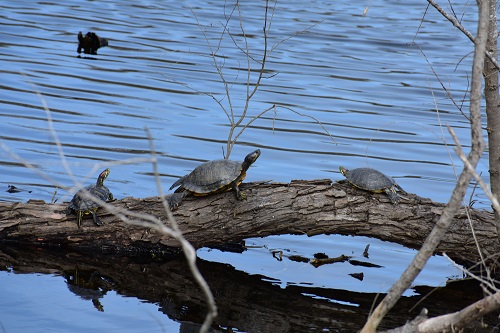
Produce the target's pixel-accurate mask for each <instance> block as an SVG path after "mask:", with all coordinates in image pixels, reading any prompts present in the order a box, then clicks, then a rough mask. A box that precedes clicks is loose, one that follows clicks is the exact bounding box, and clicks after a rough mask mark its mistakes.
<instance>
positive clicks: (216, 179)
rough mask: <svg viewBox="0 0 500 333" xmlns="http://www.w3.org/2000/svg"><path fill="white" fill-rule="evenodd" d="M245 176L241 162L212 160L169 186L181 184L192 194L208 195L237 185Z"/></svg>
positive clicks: (173, 186)
mask: <svg viewBox="0 0 500 333" xmlns="http://www.w3.org/2000/svg"><path fill="white" fill-rule="evenodd" d="M245 176H246V170H243V166H242V163H241V162H236V161H231V160H225V159H221V160H214V161H209V162H205V163H203V164H201V165H199V166H198V167H196V168H195V169H194V170H193V171H192V172H191V173H190V174H188V175H186V176H184V177H182V178H180V179H178V180H177V181H176V182H175V183H174V184H173V185H172V187H171V189H172V188H175V187H177V186H179V185H180V186H181V187H182V188H184V189H185V190H187V191H189V192H191V193H193V194H194V195H208V194H212V193H218V192H223V191H226V190H229V189H231V188H232V187H233V185H234V184H236V185H239V184H240V183H241V182H242V181H243V179H244V178H245Z"/></svg>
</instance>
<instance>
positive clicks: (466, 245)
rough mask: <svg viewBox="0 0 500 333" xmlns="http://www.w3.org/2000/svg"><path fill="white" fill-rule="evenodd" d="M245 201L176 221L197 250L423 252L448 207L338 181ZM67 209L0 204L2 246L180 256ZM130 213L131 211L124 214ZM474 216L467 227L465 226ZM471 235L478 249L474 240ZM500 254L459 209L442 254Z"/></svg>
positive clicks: (152, 209)
mask: <svg viewBox="0 0 500 333" xmlns="http://www.w3.org/2000/svg"><path fill="white" fill-rule="evenodd" d="M241 189H242V190H243V191H246V192H247V194H248V200H246V201H238V200H236V198H235V196H234V193H232V192H226V193H220V194H215V195H210V196H207V197H194V196H190V197H187V198H186V199H185V200H184V201H183V203H182V205H181V206H180V207H179V209H178V210H176V211H175V212H174V217H175V219H176V221H177V223H178V224H179V227H180V229H181V230H182V232H183V234H184V236H185V237H186V239H187V240H188V241H190V242H191V243H192V244H193V246H194V247H195V248H201V247H205V246H208V247H216V246H221V245H224V244H227V243H229V242H238V241H241V240H244V239H246V238H252V237H264V236H268V235H279V234H307V235H309V236H313V235H317V234H342V235H360V236H369V237H375V238H378V239H381V240H385V241H391V242H396V243H399V244H402V245H405V246H407V247H410V248H419V247H420V246H421V244H422V243H423V241H424V240H425V238H426V237H427V235H428V234H429V232H430V231H431V229H432V228H433V226H434V224H435V222H436V221H437V220H438V218H439V216H440V214H441V212H442V209H443V207H444V205H443V204H441V203H436V202H433V201H432V200H430V199H426V198H421V197H419V196H417V195H413V194H408V195H405V197H406V199H405V200H402V201H401V202H400V203H399V204H397V205H394V204H392V203H391V202H390V200H389V198H388V197H387V196H386V195H385V194H374V193H370V192H366V191H362V190H359V189H356V188H353V187H351V186H349V185H348V184H345V183H341V182H335V183H332V181H331V180H329V179H323V180H312V181H307V180H294V181H292V182H290V183H268V182H256V183H246V184H242V185H241ZM110 205H111V206H113V207H114V208H119V209H120V210H122V211H123V212H126V211H129V212H135V213H144V214H150V215H153V216H156V217H157V218H159V219H161V220H162V221H165V223H167V224H168V220H167V217H166V213H165V211H164V209H163V205H162V203H161V200H160V198H159V197H149V198H143V199H138V198H132V197H127V198H123V199H121V200H117V201H115V202H112V203H110ZM65 207H66V205H60V204H47V203H44V202H29V203H7V202H3V203H0V242H18V243H30V244H35V245H47V246H58V247H68V248H72V249H77V250H82V251H92V252H94V253H95V252H96V251H97V252H100V253H107V252H112V253H120V252H125V253H131V252H134V251H139V252H141V251H152V250H157V251H166V252H170V251H174V252H175V251H178V246H179V244H178V242H177V241H176V240H175V239H173V238H171V237H168V236H165V235H163V234H160V233H158V232H156V231H154V230H152V229H148V228H144V227H141V226H136V225H130V224H126V223H124V222H123V221H122V220H121V219H120V218H119V217H117V216H114V215H112V214H110V213H108V212H107V211H106V208H102V209H101V210H100V211H99V216H100V217H101V220H102V221H103V222H104V225H103V226H99V227H98V226H96V225H94V224H93V222H92V220H91V219H88V218H85V219H84V221H83V223H82V228H80V229H78V227H77V225H76V218H75V216H73V215H69V216H66V215H65V214H64V212H63V211H64V209H65ZM125 214H126V213H125ZM468 216H470V221H469V220H468ZM472 228H473V229H474V233H475V237H476V239H477V243H478V244H476V242H475V240H474V238H473V236H472V231H471V230H472ZM478 246H479V247H480V249H481V251H483V256H485V257H488V256H489V255H497V254H498V253H500V249H499V244H498V240H497V236H496V229H495V226H494V224H493V215H492V213H491V212H487V211H481V210H474V209H468V212H467V211H466V209H465V207H463V208H461V209H460V211H459V212H458V213H457V214H456V216H455V219H454V221H453V224H452V226H451V228H450V230H449V231H448V234H447V236H446V238H445V239H443V240H442V241H441V243H440V245H439V247H438V249H437V252H439V253H441V252H446V253H447V254H448V256H450V257H451V258H453V259H454V260H457V261H459V262H461V263H475V262H478V261H479V260H480V255H479V252H478Z"/></svg>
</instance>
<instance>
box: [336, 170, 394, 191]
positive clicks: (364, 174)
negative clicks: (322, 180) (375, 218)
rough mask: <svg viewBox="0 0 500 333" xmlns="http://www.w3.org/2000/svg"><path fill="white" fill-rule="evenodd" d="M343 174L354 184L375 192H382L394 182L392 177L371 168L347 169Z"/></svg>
mask: <svg viewBox="0 0 500 333" xmlns="http://www.w3.org/2000/svg"><path fill="white" fill-rule="evenodd" d="M344 176H345V177H346V179H347V181H348V182H349V183H351V184H353V185H354V186H356V187H358V188H360V189H363V190H367V191H371V192H376V193H379V192H384V190H385V189H388V188H391V187H393V186H394V185H395V184H396V182H395V181H394V179H392V178H391V177H388V176H386V175H384V174H383V173H382V172H380V171H378V170H375V169H372V168H358V169H353V170H347V172H346V173H345V174H344Z"/></svg>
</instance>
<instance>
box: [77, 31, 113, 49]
mask: <svg viewBox="0 0 500 333" xmlns="http://www.w3.org/2000/svg"><path fill="white" fill-rule="evenodd" d="M103 46H108V40H107V39H106V38H101V37H99V36H97V35H96V34H95V33H93V32H87V34H86V35H85V36H84V35H83V34H82V32H81V31H80V32H79V33H78V48H77V49H76V52H78V53H82V49H83V53H85V54H97V50H98V49H99V48H101V47H103Z"/></svg>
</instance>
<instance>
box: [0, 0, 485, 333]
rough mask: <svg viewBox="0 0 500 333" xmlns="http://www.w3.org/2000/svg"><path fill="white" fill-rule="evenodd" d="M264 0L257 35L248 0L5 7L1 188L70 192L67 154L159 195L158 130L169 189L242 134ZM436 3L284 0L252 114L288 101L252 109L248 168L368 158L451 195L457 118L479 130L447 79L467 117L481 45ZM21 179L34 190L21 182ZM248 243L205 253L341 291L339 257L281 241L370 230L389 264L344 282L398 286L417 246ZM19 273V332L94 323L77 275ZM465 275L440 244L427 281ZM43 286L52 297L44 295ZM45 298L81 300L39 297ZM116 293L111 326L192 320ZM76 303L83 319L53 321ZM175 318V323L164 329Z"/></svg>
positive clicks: (273, 173) (355, 162)
mask: <svg viewBox="0 0 500 333" xmlns="http://www.w3.org/2000/svg"><path fill="white" fill-rule="evenodd" d="M263 4H264V2H257V3H256V2H246V1H243V3H242V4H241V17H242V21H241V22H242V25H243V27H244V32H245V35H246V36H247V38H246V39H244V38H242V35H243V33H242V31H241V30H240V23H239V16H238V14H237V12H235V13H233V15H234V16H233V18H232V20H231V21H230V23H229V24H228V26H227V27H228V29H227V30H226V31H225V30H224V29H223V25H224V24H225V22H226V20H227V18H228V17H229V15H230V14H231V12H232V9H233V7H232V5H231V3H226V4H225V5H224V2H217V1H215V2H210V1H198V2H188V1H127V2H119V1H114V0H109V1H64V2H33V1H15V2H4V3H2V4H0V9H1V12H0V23H1V28H0V29H1V31H2V39H1V44H0V45H1V48H0V60H1V61H2V64H3V65H2V68H1V69H0V72H1V78H2V79H1V83H0V84H1V90H0V105H1V108H0V115H1V117H2V121H1V122H0V140H1V145H2V148H3V149H2V150H0V174H1V175H2V177H1V178H0V188H3V190H2V191H1V192H0V200H2V201H14V202H15V201H21V202H24V201H27V200H29V199H43V200H45V201H51V200H52V199H53V197H54V198H55V199H57V200H58V201H59V202H60V201H67V200H68V199H69V198H70V197H71V195H72V194H73V193H74V191H75V189H74V188H73V189H72V190H69V191H65V190H62V189H61V188H59V189H58V191H57V193H56V194H55V195H54V192H55V188H56V186H59V187H64V186H69V187H71V186H73V185H74V182H73V178H72V177H71V176H70V175H68V172H67V169H66V168H65V165H67V166H68V167H69V168H70V170H71V172H72V173H73V174H74V176H75V177H76V179H78V180H79V181H81V182H82V183H85V184H88V183H90V182H94V181H95V177H96V175H97V174H98V172H99V171H100V170H101V169H103V168H104V167H106V166H109V167H110V168H111V174H110V176H109V178H108V180H107V181H106V182H107V185H108V187H109V188H110V189H111V190H112V192H113V193H114V196H115V197H117V198H123V197H126V196H134V197H148V196H154V195H156V194H157V193H158V191H157V188H156V186H155V183H154V178H153V173H152V166H151V164H150V163H149V162H146V160H147V159H149V158H150V157H151V154H150V145H149V142H148V139H147V134H146V131H145V128H147V129H148V131H149V133H150V134H151V136H152V138H153V142H154V146H155V150H156V153H157V155H158V157H159V168H160V173H161V176H162V184H163V187H164V189H167V188H168V187H170V185H171V184H172V183H173V182H174V181H175V180H176V179H177V178H178V177H180V176H182V175H184V174H186V173H188V172H189V171H190V170H192V169H193V168H194V167H196V166H197V165H198V164H199V163H200V162H203V161H207V160H211V159H216V158H221V157H222V156H223V153H224V151H225V150H226V146H225V143H226V141H227V138H228V134H229V124H228V117H227V116H226V114H225V113H224V110H223V109H222V108H221V105H222V106H223V107H224V108H226V110H229V108H230V106H231V107H232V109H233V110H234V113H235V114H236V115H240V114H241V113H242V112H243V110H244V107H245V102H246V101H245V96H246V93H247V84H246V82H247V78H248V73H249V71H248V70H247V68H248V61H247V60H248V57H246V54H245V43H247V45H248V50H249V53H250V58H251V60H250V62H249V63H250V68H251V71H250V81H251V84H250V89H253V87H254V84H255V79H256V77H257V76H256V75H257V74H256V73H257V71H258V69H259V68H260V62H261V60H262V52H263V48H264V39H263V35H262V31H263V17H264V7H263ZM272 5H274V3H272ZM366 6H368V11H367V14H366V16H363V12H364V11H365V7H366ZM454 10H455V11H456V12H457V13H459V15H460V17H461V21H462V23H463V24H464V26H466V28H468V29H469V30H470V31H475V29H476V27H475V19H476V16H475V8H474V6H472V5H463V4H457V5H456V7H454ZM425 12H426V3H425V2H421V1H406V2H405V5H404V6H403V5H401V4H400V2H398V1H384V2H366V3H359V2H353V1H335V2H324V1H314V0H313V1H309V2H307V6H304V2H301V1H286V2H278V3H277V4H276V10H275V12H274V15H273V17H272V24H270V27H269V26H268V33H269V37H268V40H267V42H268V43H267V44H268V48H267V49H268V56H267V59H266V71H265V74H264V76H263V78H262V81H261V82H260V86H259V87H258V90H257V92H256V93H255V95H254V96H253V98H252V99H251V101H250V103H249V108H248V113H247V117H246V119H245V120H244V122H243V124H246V123H247V122H248V121H249V120H250V119H252V117H255V116H257V115H259V114H261V112H263V111H264V110H266V109H269V108H271V107H272V106H273V105H275V106H276V108H275V109H273V110H271V111H268V112H267V113H265V114H264V115H262V116H261V117H260V118H259V119H257V120H256V121H254V122H252V123H251V124H250V126H249V127H248V128H246V129H245V131H244V132H243V134H242V135H241V136H240V137H239V138H238V142H237V144H236V146H235V148H234V150H233V151H232V152H231V158H232V159H235V160H242V159H243V157H244V156H245V155H246V154H247V153H249V152H250V151H252V150H254V149H256V148H260V149H261V151H262V155H261V157H260V158H259V160H258V161H257V162H256V163H255V164H254V166H253V167H252V168H251V169H250V171H249V173H248V175H247V179H246V180H247V181H258V180H274V181H284V182H288V181H290V180H292V179H318V178H331V179H333V180H338V179H342V178H343V177H342V176H341V175H340V173H339V171H338V167H339V166H340V165H343V166H345V167H347V168H355V167H361V166H369V167H374V168H377V169H380V170H381V171H383V172H384V173H386V174H388V175H391V176H393V177H394V178H395V179H396V180H397V182H398V183H399V184H400V185H401V186H402V187H403V188H404V189H405V190H407V191H408V192H412V193H416V194H418V195H420V196H423V197H429V198H432V199H433V200H435V201H440V202H446V201H447V200H448V199H449V197H450V193H451V191H452V189H453V187H454V184H455V179H456V174H457V173H459V172H460V168H461V163H460V162H459V159H458V158H457V157H456V156H455V154H454V151H453V146H454V144H453V141H452V139H451V137H450V135H449V133H448V131H447V129H446V126H450V127H451V128H453V129H454V131H455V132H456V134H457V135H458V137H459V139H460V141H461V143H462V145H463V146H464V148H465V149H468V147H469V146H470V145H469V142H470V140H469V125H468V121H467V119H466V118H465V117H464V116H463V115H462V114H461V112H460V111H459V110H457V107H456V106H455V104H454V103H453V102H452V101H451V100H450V98H449V97H448V95H447V94H446V93H445V92H444V91H443V88H442V86H441V84H442V85H443V86H444V87H446V88H447V89H449V90H450V94H451V95H452V96H453V98H454V99H455V103H456V104H457V105H459V106H461V107H462V109H463V111H464V112H465V113H467V105H468V96H467V94H466V92H467V90H468V83H469V80H470V65H471V52H472V45H471V43H470V41H469V40H468V39H467V38H465V37H464V36H463V35H462V34H461V33H459V32H458V31H457V30H456V29H455V28H453V26H452V25H451V24H450V23H448V22H446V21H445V20H444V19H443V18H442V17H441V16H440V15H439V14H437V13H435V10H433V9H429V10H428V11H427V13H426V14H425V17H424V18H423V16H424V13H425ZM462 15H463V16H462ZM79 31H82V32H83V33H86V32H87V31H94V32H96V33H97V34H98V35H100V36H102V37H106V38H108V39H109V46H108V47H104V48H101V49H99V51H98V54H97V55H92V56H90V55H83V54H82V55H81V56H80V57H77V56H78V54H77V52H76V49H77V33H78V32H79ZM223 32H225V33H224V34H223ZM228 32H229V34H230V35H231V36H233V38H231V37H229V36H228ZM221 36H222V38H221ZM208 44H210V47H209V45H208ZM213 52H216V54H217V56H216V57H215V64H217V67H218V68H219V69H221V72H222V74H223V78H224V80H225V82H226V83H227V89H228V91H229V96H230V102H231V104H229V99H228V97H227V95H226V86H225V85H224V84H223V82H224V81H223V80H222V78H221V76H220V75H219V74H218V73H217V68H216V67H215V65H214V58H213V57H212V56H211V54H213ZM429 64H430V65H429ZM431 66H432V68H431ZM434 72H435V73H436V74H437V75H438V78H437V77H436V76H435V74H434ZM217 101H219V102H220V104H219V103H218V102H217ZM47 110H50V112H47ZM274 111H276V112H274ZM485 135H486V133H485ZM57 141H59V142H60V143H61V145H62V152H63V153H64V159H62V157H61V154H60V151H59V150H58V148H57V145H56V144H55V142H57ZM487 157H488V156H487V154H485V156H484V157H483V159H482V160H481V161H480V163H479V166H478V171H479V172H482V174H483V176H487V175H488V161H487ZM23 161H24V162H26V163H30V164H32V165H33V166H35V167H36V169H37V170H38V172H35V171H34V170H33V169H30V168H27V167H26V166H25V164H23ZM66 163H67V164H66ZM485 180H486V181H487V179H485ZM9 185H14V186H16V187H17V188H18V189H20V190H21V191H20V192H17V193H8V192H7V191H6V190H7V189H8V186H9ZM472 188H473V186H472V185H471V190H470V193H472ZM467 199H469V197H467ZM470 199H471V200H474V201H476V203H475V207H479V208H488V207H489V205H488V202H487V201H486V199H485V196H484V194H483V192H482V191H481V190H479V189H478V190H476V191H475V192H474V193H473V194H472V196H471V198H470ZM248 243H249V244H255V245H258V246H259V247H257V248H256V249H252V250H249V251H246V252H245V253H244V254H240V255H236V254H234V255H233V254H227V253H222V252H219V251H216V250H208V249H202V250H200V251H199V255H200V257H201V258H204V259H206V260H209V261H217V262H222V263H228V264H230V265H232V266H233V267H235V268H236V269H238V270H241V271H244V272H248V273H249V274H260V275H262V276H265V277H268V278H270V279H272V280H273V281H274V282H273V283H275V284H277V285H280V286H281V287H283V288H285V287H286V286H287V285H290V284H301V285H311V286H320V287H322V288H330V287H332V281H330V280H329V279H328V276H329V274H327V273H325V270H322V271H321V270H314V269H311V268H309V267H307V265H306V264H296V263H290V262H289V266H284V265H285V264H284V262H281V263H280V262H277V261H276V260H274V259H272V258H271V255H270V253H269V252H268V249H270V248H275V249H288V250H290V251H291V252H294V253H295V252H296V253H300V254H303V255H311V254H312V253H316V252H328V251H327V249H330V248H332V247H336V248H337V250H335V251H334V252H336V253H337V252H338V253H344V252H348V251H351V252H352V251H358V252H357V255H359V254H360V253H361V252H362V250H363V249H364V246H365V245H366V244H367V243H371V244H372V246H373V248H374V251H375V252H374V253H377V255H378V256H379V259H378V261H379V262H381V263H383V264H382V266H384V267H385V269H384V270H383V271H380V272H377V274H372V275H371V276H370V277H369V278H368V279H366V280H365V281H364V282H363V283H362V284H361V283H358V281H355V280H354V279H352V278H350V277H349V278H346V277H345V274H349V272H350V270H349V269H347V270H346V271H345V274H344V275H342V276H344V278H342V279H340V280H339V283H338V284H335V288H343V289H345V290H362V291H367V292H368V291H369V292H384V291H385V290H386V289H387V288H388V286H389V285H390V283H391V282H392V280H393V279H394V278H395V277H396V276H397V274H399V272H401V271H402V269H404V266H405V265H406V264H407V263H408V261H409V260H411V257H412V255H413V253H414V252H413V251H411V250H408V249H404V248H401V247H399V246H398V245H395V244H387V243H383V242H379V241H377V240H368V239H363V238H354V237H349V238H344V237H340V236H321V237H313V238H307V237H296V236H280V237H268V238H266V239H255V240H248ZM359 251H360V252H359ZM332 255H333V253H332ZM383 258H391V260H389V261H387V260H386V259H383ZM376 261H377V260H376ZM318 272H320V273H318ZM15 273H16V272H15V269H6V271H5V272H0V295H1V299H2V300H3V302H0V313H7V312H6V309H9V311H8V314H6V315H0V324H2V325H3V327H4V328H5V331H6V332H17V331H26V329H28V331H31V332H35V331H40V332H42V331H44V332H45V331H48V330H51V331H56V329H55V328H56V327H58V330H60V331H66V330H67V329H69V327H71V329H72V331H78V332H79V331H81V332H83V331H88V330H89V329H93V328H95V326H93V325H97V324H89V323H88V322H87V321H86V320H85V319H84V318H86V317H83V318H82V317H80V316H79V314H80V313H81V311H82V308H85V310H83V311H86V312H89V311H93V309H91V308H90V307H89V306H88V304H85V305H83V304H81V303H85V302H82V301H81V300H80V301H78V300H75V299H74V296H73V295H72V294H71V293H68V291H67V288H66V285H65V282H64V280H63V279H62V278H61V276H60V275H58V274H49V275H44V274H27V275H25V274H15ZM459 274H460V273H459V271H458V270H457V269H456V268H454V267H452V265H451V264H450V263H448V262H447V261H445V260H443V259H440V258H439V257H438V258H435V261H433V262H432V263H431V264H429V266H428V267H427V268H426V271H424V273H423V275H422V277H421V279H422V280H420V282H419V283H421V284H424V285H429V286H439V285H443V283H445V282H446V281H447V279H448V278H449V277H456V276H457V275H459ZM368 275H370V274H368ZM33 285H37V288H35V289H37V290H38V294H37V293H35V294H33V293H31V291H30V292H28V290H27V288H31V287H29V286H33ZM38 286H39V287H38ZM42 288H43V289H42ZM43 290H47V291H46V293H45V294H43ZM410 294H411V292H410ZM72 297H73V298H72ZM40 298H43V299H45V300H46V301H47V303H48V304H59V305H61V304H65V305H66V304H67V306H64V307H61V308H58V307H57V306H56V307H47V306H46V303H45V302H33V300H38V299H40ZM104 299H105V302H109V303H111V304H114V306H115V307H113V306H109V305H107V306H106V309H109V308H114V309H115V310H110V312H111V313H108V311H105V312H104V314H105V315H106V316H108V315H109V317H104V318H103V317H100V320H103V321H104V322H106V323H101V324H99V326H100V327H101V328H102V327H103V326H102V325H104V327H106V325H110V327H111V326H113V327H119V328H120V329H119V330H120V332H123V331H127V330H129V331H134V329H135V328H137V327H142V328H143V329H144V330H145V329H148V330H155V329H156V330H158V329H160V327H168V329H167V328H166V329H165V330H166V331H178V330H179V328H178V327H179V324H178V323H177V322H176V321H175V320H168V318H163V317H162V318H161V319H158V318H157V314H156V313H155V316H153V317H154V318H153V317H148V318H149V320H151V321H149V322H148V323H144V322H142V321H141V320H139V321H131V322H130V323H131V324H130V325H127V323H128V319H124V317H127V318H128V314H129V313H137V312H141V311H144V312H145V313H146V312H147V313H151V312H155V310H154V307H155V306H154V305H152V304H146V303H144V302H142V301H140V300H138V299H133V298H132V299H133V300H131V298H127V297H122V296H121V295H120V294H119V293H108V294H106V296H105V297H104ZM14 300H15V301H14ZM28 303H29V304H30V306H29V308H28V309H26V304H28ZM87 303H88V302H87ZM116 309H119V311H118V314H117V313H115V312H113V311H116ZM26 311H28V312H26ZM61 311H63V312H64V314H65V316H66V315H67V317H68V318H71V320H67V321H65V322H54V321H51V320H50V318H53V316H54V315H55V314H56V313H61ZM94 312H95V311H93V312H92V314H94ZM26 313H30V316H32V317H33V318H34V322H32V323H31V324H30V325H32V326H30V327H28V326H25V325H26V323H25V322H23V321H22V320H21V318H23V317H24V316H25V315H26ZM146 317H147V315H146ZM90 318H93V315H90ZM142 320H144V318H143V319H142ZM158 322H160V323H161V325H156V326H155V325H154V324H158ZM152 323H153V324H152ZM66 325H69V326H66ZM73 325H74V326H73ZM134 325H138V326H134ZM124 326H127V327H124ZM0 327H1V326H0ZM110 331H113V330H110Z"/></svg>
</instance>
